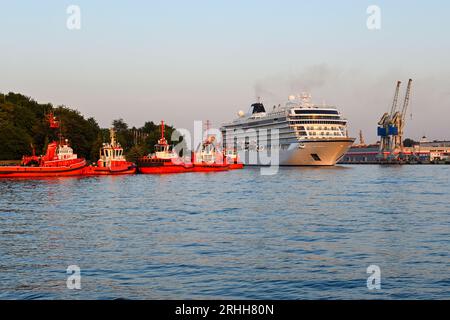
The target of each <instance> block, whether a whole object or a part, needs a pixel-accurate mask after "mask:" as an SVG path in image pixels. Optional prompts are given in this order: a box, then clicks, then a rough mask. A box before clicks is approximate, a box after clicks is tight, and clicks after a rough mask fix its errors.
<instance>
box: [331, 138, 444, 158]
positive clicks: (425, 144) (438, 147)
mask: <svg viewBox="0 0 450 320" xmlns="http://www.w3.org/2000/svg"><path fill="white" fill-rule="evenodd" d="M379 152H380V145H379V143H377V144H372V145H354V146H353V147H351V148H350V149H349V151H348V152H347V153H346V154H345V155H344V157H343V158H342V160H341V161H340V163H346V164H352V163H353V164H371V163H379V159H378V155H379ZM394 153H395V154H399V153H400V150H396V151H395V152H394ZM403 155H404V156H406V158H407V159H409V160H411V161H417V162H421V163H431V162H449V161H450V141H447V140H445V141H437V140H435V141H428V139H427V138H426V137H422V139H421V140H420V142H418V143H417V144H415V145H414V146H412V147H405V148H403Z"/></svg>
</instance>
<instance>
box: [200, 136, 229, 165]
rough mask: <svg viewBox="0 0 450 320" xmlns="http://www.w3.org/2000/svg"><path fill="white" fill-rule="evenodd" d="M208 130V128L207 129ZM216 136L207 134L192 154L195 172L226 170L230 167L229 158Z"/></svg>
mask: <svg viewBox="0 0 450 320" xmlns="http://www.w3.org/2000/svg"><path fill="white" fill-rule="evenodd" d="M206 132H208V128H207V130H206ZM215 140H216V137H215V136H213V135H211V136H207V137H206V140H205V141H204V142H203V143H201V144H200V146H199V148H198V151H197V152H195V153H194V154H193V156H192V163H193V164H194V171H195V172H209V171H226V170H229V169H230V165H229V164H228V162H227V158H226V157H225V156H224V154H223V153H222V152H221V151H220V150H219V148H218V147H217V145H216V143H215Z"/></svg>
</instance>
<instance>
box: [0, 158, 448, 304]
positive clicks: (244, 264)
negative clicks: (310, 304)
mask: <svg viewBox="0 0 450 320" xmlns="http://www.w3.org/2000/svg"><path fill="white" fill-rule="evenodd" d="M449 176H450V166H392V167H387V166H386V167H380V166H340V167H335V168H281V169H280V172H279V173H278V174H277V175H275V176H261V175H260V172H259V169H258V168H247V169H244V170H240V171H232V172H226V173H210V174H203V173H188V174H179V175H164V176H150V175H137V176H122V177H98V178H95V177H89V178H61V179H46V180H34V181H25V180H22V181H12V180H0V194H1V198H0V298H3V299H18V298H19V299H23V298H25V299H37V298H45V299H55V298H56V299H60V298H64V299H68V298H74V299H81V298H83V299H114V298H130V299H139V298H149V299H191V298H192V299H200V298H207V299H209V298H238V299H241V298H242V299H328V298H333V299H355V298H362V299H373V298H377V299H378V298H388V299H406V298H432V299H449V298H450V253H449V249H450V206H449V204H450V198H449V193H450V181H449ZM74 264H75V265H78V266H79V267H80V268H81V276H82V279H81V285H82V288H81V290H69V289H67V287H66V279H67V276H68V275H67V274H66V268H67V266H69V265H74ZM372 264H375V265H378V266H379V267H380V268H381V290H378V291H369V290H368V289H367V286H366V281H367V277H368V274H367V273H366V268H367V267H368V266H369V265H372Z"/></svg>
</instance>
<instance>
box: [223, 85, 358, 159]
mask: <svg viewBox="0 0 450 320" xmlns="http://www.w3.org/2000/svg"><path fill="white" fill-rule="evenodd" d="M258 100H259V99H258ZM221 132H222V136H223V144H224V148H225V149H226V150H234V151H235V152H236V153H238V154H239V156H240V158H241V160H242V161H243V162H244V164H245V165H274V164H278V165H282V166H333V165H335V164H336V163H337V162H338V161H339V160H340V159H341V158H342V157H343V156H344V155H345V153H346V152H347V150H348V149H349V148H350V146H351V145H352V144H353V142H354V141H355V139H354V138H350V137H349V136H348V131H347V120H346V119H345V118H343V117H342V115H341V113H340V112H339V111H338V110H337V109H336V107H334V106H328V105H316V104H313V103H311V95H310V94H305V93H304V94H302V95H300V96H290V97H289V99H288V102H287V103H286V104H285V105H284V106H281V105H278V106H274V107H273V108H272V109H271V110H266V108H265V107H264V105H263V104H262V103H261V101H258V102H257V103H254V104H252V105H251V108H250V110H249V112H248V113H245V112H243V111H239V112H238V118H237V119H235V120H234V121H232V122H229V123H224V124H223V125H222V127H221ZM275 162H277V163H275Z"/></svg>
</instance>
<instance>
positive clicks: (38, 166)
mask: <svg viewBox="0 0 450 320" xmlns="http://www.w3.org/2000/svg"><path fill="white" fill-rule="evenodd" d="M47 120H48V121H49V124H50V128H52V129H56V128H59V122H58V121H57V120H56V118H55V117H54V116H53V114H52V113H50V114H49V115H48V116H47ZM60 140H61V141H60V142H56V141H53V142H50V143H49V144H48V146H47V151H46V153H45V155H42V156H36V155H35V154H34V148H33V155H31V156H23V158H22V161H21V164H20V165H19V166H0V178H37V177H63V176H77V175H82V174H83V171H84V169H85V167H86V165H87V163H86V160H85V159H83V158H78V157H77V155H76V154H74V153H73V149H72V148H71V147H70V146H69V143H68V140H67V139H65V140H63V139H62V138H61V139H60Z"/></svg>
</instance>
